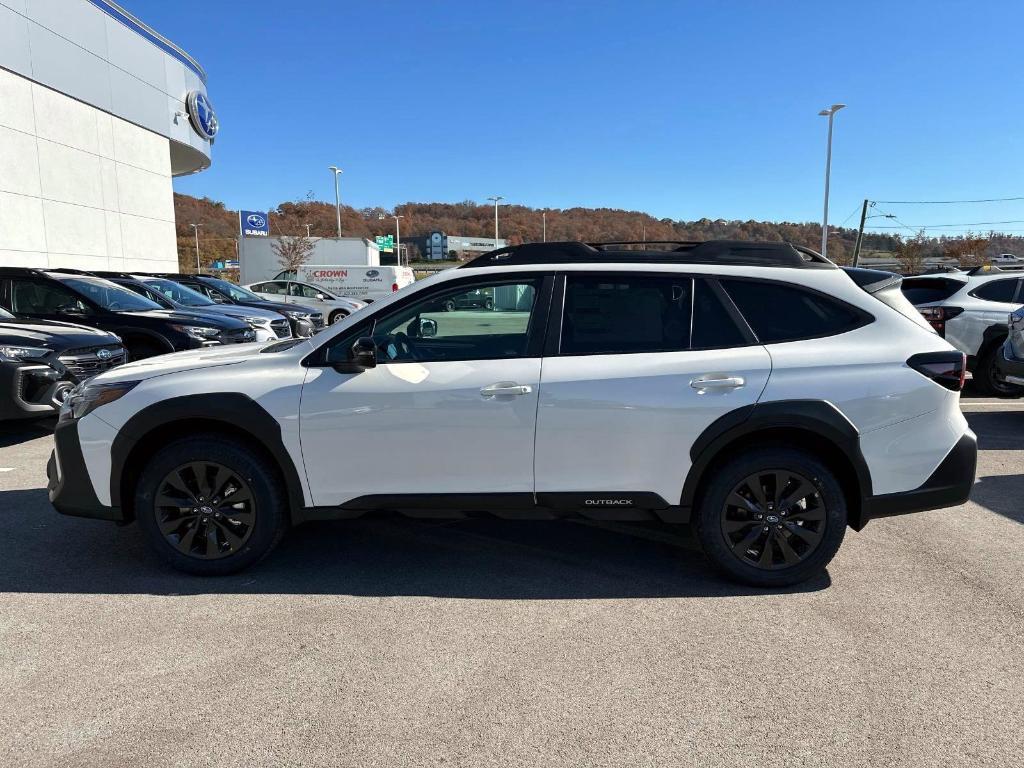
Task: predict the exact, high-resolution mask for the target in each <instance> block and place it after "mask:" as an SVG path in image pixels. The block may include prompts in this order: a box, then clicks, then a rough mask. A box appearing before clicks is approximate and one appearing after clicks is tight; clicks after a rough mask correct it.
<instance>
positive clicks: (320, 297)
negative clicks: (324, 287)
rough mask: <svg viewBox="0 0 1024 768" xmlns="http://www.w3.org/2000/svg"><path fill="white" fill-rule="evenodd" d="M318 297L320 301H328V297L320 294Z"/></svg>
mask: <svg viewBox="0 0 1024 768" xmlns="http://www.w3.org/2000/svg"><path fill="white" fill-rule="evenodd" d="M316 297H317V298H318V299H320V301H327V297H326V296H324V295H323V294H322V293H318V294H317V295H316Z"/></svg>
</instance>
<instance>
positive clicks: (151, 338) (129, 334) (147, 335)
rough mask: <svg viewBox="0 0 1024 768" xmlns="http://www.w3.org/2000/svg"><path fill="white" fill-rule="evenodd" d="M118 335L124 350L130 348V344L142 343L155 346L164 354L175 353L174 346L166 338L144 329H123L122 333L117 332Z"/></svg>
mask: <svg viewBox="0 0 1024 768" xmlns="http://www.w3.org/2000/svg"><path fill="white" fill-rule="evenodd" d="M118 335H119V336H120V337H121V341H122V342H123V343H124V346H125V348H126V349H128V348H129V347H130V346H131V344H132V342H136V341H142V342H150V343H153V344H156V345H157V346H158V347H160V348H161V349H163V350H165V351H166V352H175V351H176V350H175V349H174V345H173V344H172V343H171V342H170V341H169V340H168V339H167V338H165V337H164V336H162V335H160V334H159V333H157V332H155V331H150V330H148V329H145V328H130V329H124V331H118Z"/></svg>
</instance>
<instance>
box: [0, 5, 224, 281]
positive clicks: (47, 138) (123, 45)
mask: <svg viewBox="0 0 1024 768" xmlns="http://www.w3.org/2000/svg"><path fill="white" fill-rule="evenodd" d="M216 132H217V118H216V116H215V114H214V111H213V108H212V106H211V104H210V102H209V100H208V99H207V96H206V73H205V72H204V71H203V68H202V67H201V66H200V65H199V63H198V62H196V60H195V59H193V58H192V57H191V56H189V55H188V54H187V53H186V52H185V51H183V50H182V49H181V48H179V47H178V46H176V45H175V44H174V43H172V42H171V41H169V40H168V39H166V38H165V37H163V36H162V35H160V34H159V33H158V32H156V31H155V30H153V29H151V28H150V27H148V26H146V24H145V23H143V22H142V21H140V20H139V19H137V18H135V17H134V16H132V15H131V14H130V13H128V12H127V11H125V10H124V9H123V8H121V7H120V6H118V5H117V4H115V3H113V2H107V0H0V265H4V266H27V267H75V268H80V269H111V270H121V269H124V270H138V271H168V270H171V271H177V269H178V257H177V248H176V238H175V230H174V196H173V191H172V187H171V180H172V178H173V177H175V176H181V175H184V174H190V173H196V172H197V171H201V170H203V169H204V168H207V167H209V165H210V151H211V146H212V144H213V138H214V135H215V134H216Z"/></svg>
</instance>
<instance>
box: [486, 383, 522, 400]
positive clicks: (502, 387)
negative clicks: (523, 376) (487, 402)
mask: <svg viewBox="0 0 1024 768" xmlns="http://www.w3.org/2000/svg"><path fill="white" fill-rule="evenodd" d="M531 392H533V387H531V386H530V385H529V384H516V383H515V382H514V381H499V382H498V383H497V384H491V385H489V386H486V387H484V388H483V389H481V390H480V394H481V395H483V396H484V397H500V396H503V395H528V394H530V393H531Z"/></svg>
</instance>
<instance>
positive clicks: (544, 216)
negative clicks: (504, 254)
mask: <svg viewBox="0 0 1024 768" xmlns="http://www.w3.org/2000/svg"><path fill="white" fill-rule="evenodd" d="M540 227H541V236H542V238H543V239H542V242H545V243H546V242H547V241H548V212H547V211H541V214H540ZM495 245H497V243H495Z"/></svg>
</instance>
